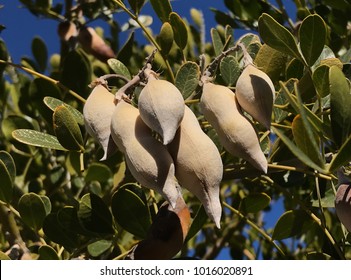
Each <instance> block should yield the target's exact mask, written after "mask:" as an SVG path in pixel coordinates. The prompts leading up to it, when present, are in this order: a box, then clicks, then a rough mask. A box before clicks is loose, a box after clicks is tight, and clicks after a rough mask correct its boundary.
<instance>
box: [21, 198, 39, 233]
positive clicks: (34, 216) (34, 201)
mask: <svg viewBox="0 0 351 280" xmlns="http://www.w3.org/2000/svg"><path fill="white" fill-rule="evenodd" d="M18 211H19V213H20V215H21V218H22V220H23V221H24V222H25V223H26V224H27V225H28V226H29V227H31V228H33V229H34V230H39V229H40V228H41V227H42V225H43V221H44V219H45V217H46V209H45V205H44V202H43V201H42V199H41V198H40V196H39V195H37V194H35V193H26V194H24V195H22V196H21V198H20V200H19V202H18Z"/></svg>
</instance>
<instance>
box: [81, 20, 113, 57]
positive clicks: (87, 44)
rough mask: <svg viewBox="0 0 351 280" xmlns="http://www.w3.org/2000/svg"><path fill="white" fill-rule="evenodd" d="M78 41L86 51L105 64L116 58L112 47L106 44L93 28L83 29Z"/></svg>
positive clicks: (84, 27)
mask: <svg viewBox="0 0 351 280" xmlns="http://www.w3.org/2000/svg"><path fill="white" fill-rule="evenodd" d="M78 41H79V43H80V44H81V46H82V48H83V50H84V51H86V52H87V53H89V54H92V55H93V56H94V57H96V58H97V59H99V60H101V61H103V62H106V61H107V60H108V59H109V58H114V57H115V53H114V52H113V50H112V49H111V47H110V46H109V45H107V44H106V42H105V41H104V40H103V39H102V38H101V37H100V36H99V34H97V33H96V31H95V29H94V28H92V27H86V26H83V27H81V28H80V29H79V32H78Z"/></svg>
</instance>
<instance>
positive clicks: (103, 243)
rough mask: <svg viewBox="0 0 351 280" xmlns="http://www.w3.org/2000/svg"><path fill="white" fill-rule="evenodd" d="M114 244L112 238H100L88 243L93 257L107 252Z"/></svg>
mask: <svg viewBox="0 0 351 280" xmlns="http://www.w3.org/2000/svg"><path fill="white" fill-rule="evenodd" d="M111 246H112V241H111V240H104V239H101V240H98V241H95V242H93V243H90V244H89V245H88V248H87V249H88V252H89V254H90V255H91V256H92V257H98V256H100V255H101V254H103V253H105V252H106V251H107V250H108V249H110V248H111Z"/></svg>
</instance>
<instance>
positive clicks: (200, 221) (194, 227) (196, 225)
mask: <svg viewBox="0 0 351 280" xmlns="http://www.w3.org/2000/svg"><path fill="white" fill-rule="evenodd" d="M207 220H208V216H207V214H206V211H205V208H204V206H203V205H201V206H200V207H199V210H198V211H197V212H196V215H195V217H194V219H193V221H192V223H191V226H190V228H189V231H188V234H187V236H186V238H185V241H184V243H187V242H188V241H189V240H190V239H191V238H193V237H194V236H195V235H196V234H197V233H198V232H199V231H200V230H201V229H202V228H203V226H204V224H205V223H206V222H207Z"/></svg>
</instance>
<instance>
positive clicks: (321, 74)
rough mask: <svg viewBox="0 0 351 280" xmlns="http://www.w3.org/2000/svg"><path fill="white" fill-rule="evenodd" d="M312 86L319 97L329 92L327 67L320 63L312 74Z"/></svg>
mask: <svg viewBox="0 0 351 280" xmlns="http://www.w3.org/2000/svg"><path fill="white" fill-rule="evenodd" d="M312 79H313V83H314V86H315V87H316V91H317V93H318V94H319V96H320V97H326V96H327V95H328V94H329V93H330V89H329V67H328V66H326V65H321V66H319V67H318V68H316V69H315V70H314V72H313V75H312Z"/></svg>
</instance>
